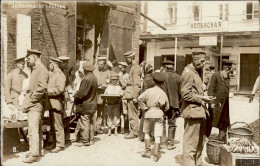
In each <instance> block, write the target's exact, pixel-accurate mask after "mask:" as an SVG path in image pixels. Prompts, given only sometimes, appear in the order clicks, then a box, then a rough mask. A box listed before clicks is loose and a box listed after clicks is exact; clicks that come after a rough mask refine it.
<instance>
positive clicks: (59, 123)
mask: <svg viewBox="0 0 260 166" xmlns="http://www.w3.org/2000/svg"><path fill="white" fill-rule="evenodd" d="M61 63H62V61H61V60H59V59H56V58H53V57H50V64H49V69H50V73H49V81H48V88H47V92H48V97H49V101H50V105H51V107H50V120H51V126H52V128H53V131H55V137H56V148H55V149H53V150H51V152H52V153H58V152H59V151H61V150H63V149H64V147H65V136H64V127H63V110H64V105H63V101H62V100H63V93H64V90H65V83H66V77H65V75H64V74H63V72H62V71H61V69H60V67H59V65H60V64H61Z"/></svg>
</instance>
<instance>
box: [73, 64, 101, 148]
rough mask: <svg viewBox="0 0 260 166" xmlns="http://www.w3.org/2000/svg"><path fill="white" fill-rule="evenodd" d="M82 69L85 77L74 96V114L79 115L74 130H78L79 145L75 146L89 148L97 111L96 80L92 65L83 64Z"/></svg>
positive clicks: (92, 138)
mask: <svg viewBox="0 0 260 166" xmlns="http://www.w3.org/2000/svg"><path fill="white" fill-rule="evenodd" d="M82 67H83V69H84V74H85V77H84V79H83V80H82V82H81V84H80V87H79V90H78V91H77V92H76V94H75V95H74V102H75V105H76V112H77V113H78V114H80V117H79V120H78V123H77V127H76V128H79V129H80V135H81V143H80V144H78V145H77V146H90V145H93V144H94V120H95V119H94V118H95V117H94V114H95V112H96V109H97V94H98V80H97V77H96V76H95V75H94V74H93V70H94V69H95V67H94V65H92V64H91V63H90V62H84V63H83V64H82Z"/></svg>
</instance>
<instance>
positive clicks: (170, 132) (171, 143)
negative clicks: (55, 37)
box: [167, 127, 176, 150]
mask: <svg viewBox="0 0 260 166" xmlns="http://www.w3.org/2000/svg"><path fill="white" fill-rule="evenodd" d="M175 130H176V127H174V128H172V127H169V128H168V141H169V142H168V147H167V149H168V150H173V149H175V148H176V147H175V146H174V137H175Z"/></svg>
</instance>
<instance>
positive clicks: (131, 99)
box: [123, 51, 141, 139]
mask: <svg viewBox="0 0 260 166" xmlns="http://www.w3.org/2000/svg"><path fill="white" fill-rule="evenodd" d="M124 56H125V58H126V62H127V64H128V67H129V69H130V70H129V79H128V82H127V85H126V89H125V94H124V96H123V99H126V100H127V111H128V120H129V124H130V126H129V127H130V133H129V134H128V135H125V138H126V139H133V138H137V137H138V115H139V113H138V110H137V108H136V105H137V97H138V94H139V91H140V89H141V68H140V66H139V65H138V64H137V63H135V62H134V57H135V53H134V52H132V51H130V52H127V53H125V54H124Z"/></svg>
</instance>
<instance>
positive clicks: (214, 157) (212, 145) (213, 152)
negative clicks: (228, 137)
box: [206, 139, 224, 164]
mask: <svg viewBox="0 0 260 166" xmlns="http://www.w3.org/2000/svg"><path fill="white" fill-rule="evenodd" d="M223 144H224V142H221V141H217V140H213V139H211V140H208V142H207V149H206V150H207V155H208V158H209V161H210V162H211V163H213V164H219V161H220V147H221V145H223Z"/></svg>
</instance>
